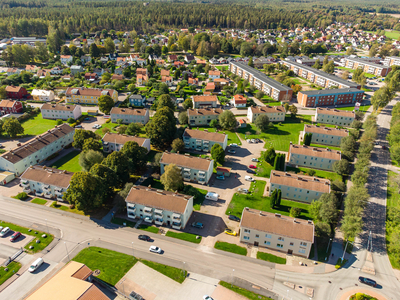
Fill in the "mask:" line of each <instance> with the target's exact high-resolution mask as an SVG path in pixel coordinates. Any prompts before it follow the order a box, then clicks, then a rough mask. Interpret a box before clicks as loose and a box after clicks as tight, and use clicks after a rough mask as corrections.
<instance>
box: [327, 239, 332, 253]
mask: <svg viewBox="0 0 400 300" xmlns="http://www.w3.org/2000/svg"><path fill="white" fill-rule="evenodd" d="M331 241H332V238H330V239H329V242H328V248H326V253H328V250H329V245H330V244H331Z"/></svg>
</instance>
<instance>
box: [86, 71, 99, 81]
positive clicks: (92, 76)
mask: <svg viewBox="0 0 400 300" xmlns="http://www.w3.org/2000/svg"><path fill="white" fill-rule="evenodd" d="M85 79H86V80H92V81H93V80H97V79H98V76H97V74H96V73H85Z"/></svg>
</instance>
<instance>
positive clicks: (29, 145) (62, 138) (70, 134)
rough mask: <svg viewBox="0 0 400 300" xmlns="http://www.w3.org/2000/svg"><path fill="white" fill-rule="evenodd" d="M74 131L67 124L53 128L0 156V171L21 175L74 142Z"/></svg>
mask: <svg viewBox="0 0 400 300" xmlns="http://www.w3.org/2000/svg"><path fill="white" fill-rule="evenodd" d="M74 133H75V129H74V128H72V127H71V126H69V125H68V124H65V123H64V124H61V125H58V126H55V127H54V128H53V129H50V130H47V131H46V132H45V133H42V134H41V135H38V136H36V137H34V138H32V139H30V140H29V141H27V142H25V143H23V144H18V146H17V147H16V148H14V149H12V150H10V151H7V152H6V153H4V154H2V155H1V156H0V170H4V171H9V172H12V173H15V174H16V175H17V176H19V175H20V174H22V173H23V172H24V171H25V170H26V168H28V167H29V166H33V165H36V164H38V163H39V162H41V161H43V160H45V159H46V158H48V157H49V156H50V155H52V154H54V153H56V152H58V151H60V150H62V149H64V147H65V146H66V145H69V144H71V143H72V142H73V141H74Z"/></svg>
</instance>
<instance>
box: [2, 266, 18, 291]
mask: <svg viewBox="0 0 400 300" xmlns="http://www.w3.org/2000/svg"><path fill="white" fill-rule="evenodd" d="M6 268H7V269H8V270H7V271H6ZM20 268H21V264H20V263H19V262H15V261H12V262H10V263H9V264H8V266H7V267H0V285H2V284H3V283H4V282H6V280H7V279H8V278H10V277H11V276H13V275H14V274H15V273H17V272H18V270H19V269H20Z"/></svg>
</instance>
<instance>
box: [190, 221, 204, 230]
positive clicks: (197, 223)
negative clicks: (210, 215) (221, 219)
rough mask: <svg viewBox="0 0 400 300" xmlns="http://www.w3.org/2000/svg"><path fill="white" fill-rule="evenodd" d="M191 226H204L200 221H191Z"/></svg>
mask: <svg viewBox="0 0 400 300" xmlns="http://www.w3.org/2000/svg"><path fill="white" fill-rule="evenodd" d="M192 227H195V228H200V229H202V228H203V227H204V226H203V223H200V222H193V223H192Z"/></svg>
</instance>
